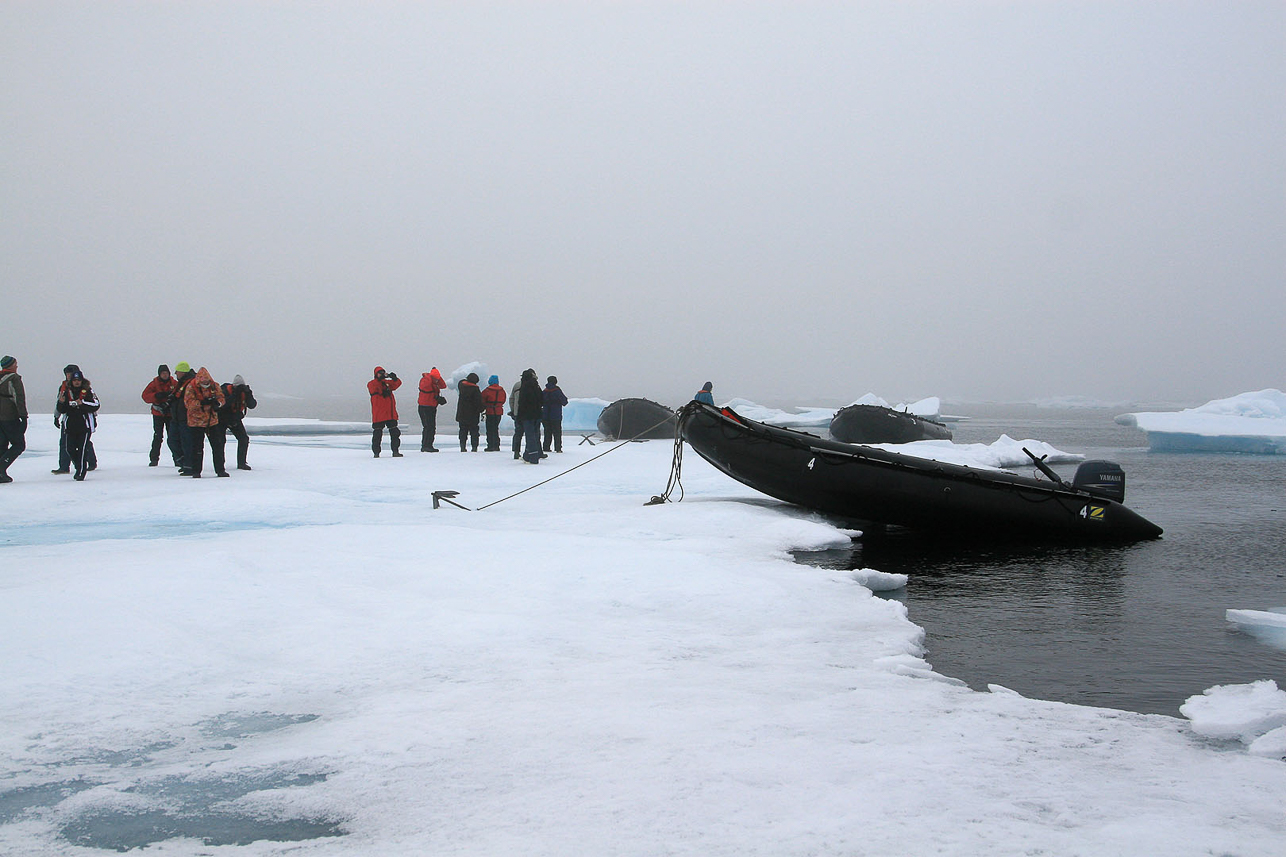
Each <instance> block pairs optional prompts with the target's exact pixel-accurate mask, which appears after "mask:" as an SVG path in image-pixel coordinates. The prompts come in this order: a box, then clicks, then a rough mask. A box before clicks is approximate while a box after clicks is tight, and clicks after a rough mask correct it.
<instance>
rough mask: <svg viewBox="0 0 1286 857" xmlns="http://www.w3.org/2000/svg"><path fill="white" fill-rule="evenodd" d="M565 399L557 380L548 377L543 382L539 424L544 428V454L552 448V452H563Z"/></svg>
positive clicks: (554, 377) (552, 376)
mask: <svg viewBox="0 0 1286 857" xmlns="http://www.w3.org/2000/svg"><path fill="white" fill-rule="evenodd" d="M565 404H567V397H566V396H565V395H563V391H562V390H561V389H560V388H559V386H558V378H557V377H556V376H554V375H550V376H549V378H548V379H547V380H546V381H545V390H544V402H543V403H542V406H541V407H542V410H541V414H540V422H541V423H542V424H543V425H544V427H545V446H544V450H545V452H549V449H550V447H551V446H552V447H553V450H554V452H562V451H563V405H565Z"/></svg>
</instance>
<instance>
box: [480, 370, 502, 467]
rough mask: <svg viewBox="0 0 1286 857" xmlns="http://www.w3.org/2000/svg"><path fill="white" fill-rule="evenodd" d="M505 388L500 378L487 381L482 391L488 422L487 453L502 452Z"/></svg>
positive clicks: (492, 377) (496, 377)
mask: <svg viewBox="0 0 1286 857" xmlns="http://www.w3.org/2000/svg"><path fill="white" fill-rule="evenodd" d="M505 398H506V396H505V388H504V387H502V386H500V376H499V375H492V376H491V377H490V378H489V379H487V388H486V389H485V390H483V391H482V411H483V413H484V414H486V417H485V419H486V421H487V449H486V451H487V452H499V451H500V418H501V417H503V416H504V415H505Z"/></svg>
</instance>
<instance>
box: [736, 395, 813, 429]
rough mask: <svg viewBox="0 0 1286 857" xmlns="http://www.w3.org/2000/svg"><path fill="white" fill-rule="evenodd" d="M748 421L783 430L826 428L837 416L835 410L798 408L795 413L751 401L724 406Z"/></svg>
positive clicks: (738, 401)
mask: <svg viewBox="0 0 1286 857" xmlns="http://www.w3.org/2000/svg"><path fill="white" fill-rule="evenodd" d="M723 407H725V408H732V409H733V410H734V411H736V412H737V413H739V414H741V415H742V416H743V417H746V418H747V419H751V420H755V421H756V422H761V423H767V424H768V425H770V426H780V427H781V428H798V429H802V428H823V429H824V428H826V427H827V426H828V425H830V424H831V419H832V418H833V417H834V416H835V409H834V408H796V409H795V410H794V412H793V413H792V412H790V411H783V410H779V409H777V408H768V407H764V406H763V405H760V404H757V403H755V402H752V401H750V400H749V399H732V400H730V401H727V402H725V403H724V404H723Z"/></svg>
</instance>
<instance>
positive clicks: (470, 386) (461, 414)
mask: <svg viewBox="0 0 1286 857" xmlns="http://www.w3.org/2000/svg"><path fill="white" fill-rule="evenodd" d="M455 400H456V401H455V421H456V422H457V423H459V424H460V451H461V452H464V451H465V441H466V439H467V440H468V441H469V442H470V443H472V444H473V451H474V452H477V451H478V420H479V418H480V417H481V416H482V391H481V390H479V389H478V374H477V373H476V372H470V373H469V375H468V376H467V377H466V378H465V379H464V380H463V381H461V382H460V383H459V384H458V385H457V386H456V396H455Z"/></svg>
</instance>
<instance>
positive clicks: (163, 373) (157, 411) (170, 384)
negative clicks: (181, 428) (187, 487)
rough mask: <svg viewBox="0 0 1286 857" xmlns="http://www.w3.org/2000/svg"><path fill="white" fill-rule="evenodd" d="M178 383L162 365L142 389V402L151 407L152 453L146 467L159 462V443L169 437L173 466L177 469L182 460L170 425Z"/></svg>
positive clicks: (181, 454)
mask: <svg viewBox="0 0 1286 857" xmlns="http://www.w3.org/2000/svg"><path fill="white" fill-rule="evenodd" d="M178 387H179V382H178V381H177V380H176V379H175V378H174V376H173V375H171V374H170V367H169V366H166V365H165V364H164V363H162V364H161V365H160V366H157V367H156V377H155V378H153V379H152V380H151V381H150V382H148V385H147V386H146V387H144V388H143V401H145V402H147V403H148V404H149V405H151V406H152V451H151V453H150V454H149V456H148V464H147V466H148V467H156V466H157V465H158V464H160V462H161V443H162V442H163V441H165V439H166V436H167V435H168V436H169V443H168V445H169V449H170V454H171V455H173V456H174V466H175V467H178V466H180V464H181V463H182V460H183V447H182V445H181V442H180V441H179V439H178V438H176V437H175V436H174V428H173V427H172V426H171V425H170V407H171V405H172V404H173V403H174V392H175V390H177V389H178Z"/></svg>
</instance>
